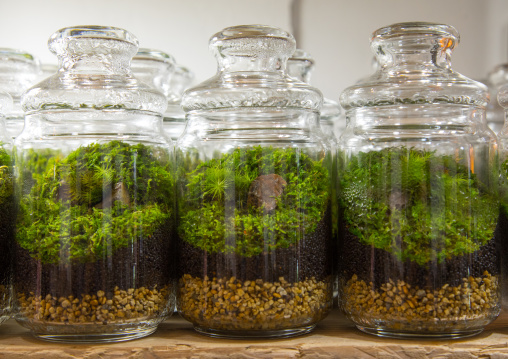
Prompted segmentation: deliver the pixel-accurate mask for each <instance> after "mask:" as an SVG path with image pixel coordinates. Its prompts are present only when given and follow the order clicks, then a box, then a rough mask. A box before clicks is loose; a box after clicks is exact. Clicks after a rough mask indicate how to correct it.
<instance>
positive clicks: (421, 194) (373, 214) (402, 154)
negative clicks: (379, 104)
mask: <svg viewBox="0 0 508 359" xmlns="http://www.w3.org/2000/svg"><path fill="white" fill-rule="evenodd" d="M345 162H346V164H345V165H344V168H343V169H341V171H340V172H339V177H340V186H341V189H340V192H339V206H340V208H341V212H342V216H343V220H344V222H345V224H346V227H347V228H346V230H348V231H349V232H350V233H352V234H354V235H355V236H357V237H358V239H359V240H360V242H361V243H363V244H367V245H373V246H374V247H376V248H379V249H383V250H386V251H388V252H390V253H392V254H394V255H395V256H396V257H397V258H399V259H400V260H402V261H404V260H410V261H413V262H416V263H418V264H420V265H424V264H426V263H428V262H430V261H438V262H442V261H444V260H446V259H448V258H451V257H453V256H459V255H463V254H467V253H473V252H475V251H476V250H478V249H479V247H480V246H481V245H483V244H485V243H487V242H488V241H489V240H491V239H492V238H493V234H494V229H495V227H496V223H497V217H498V215H499V209H498V201H497V199H496V198H495V196H494V195H492V193H489V191H487V190H486V189H485V188H483V187H482V184H481V183H480V181H478V179H477V178H476V176H475V175H474V174H473V173H472V171H469V169H468V168H467V167H466V166H464V165H462V164H460V163H459V161H458V160H456V159H455V158H454V157H453V156H439V155H436V154H435V152H429V151H423V150H416V149H414V148H410V149H408V148H386V149H383V150H381V151H371V152H366V153H365V152H360V153H358V154H356V155H352V156H351V157H350V158H348V159H347V161H345Z"/></svg>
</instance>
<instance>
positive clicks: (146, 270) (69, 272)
mask: <svg viewBox="0 0 508 359" xmlns="http://www.w3.org/2000/svg"><path fill="white" fill-rule="evenodd" d="M172 238H174V236H173V229H172V225H171V224H170V223H169V222H168V223H167V224H166V225H164V226H162V227H160V228H159V229H157V230H156V231H155V232H154V233H153V235H152V236H150V237H148V238H138V240H136V241H135V242H134V243H133V244H132V245H131V246H128V247H125V248H121V249H118V250H116V251H115V252H114V253H112V255H110V256H108V257H106V258H103V259H101V260H98V261H96V262H91V263H80V262H72V264H67V265H65V264H62V265H59V264H42V263H41V262H40V261H37V260H35V259H34V258H32V257H31V256H30V254H29V253H28V251H26V250H25V249H23V248H21V247H20V246H19V245H17V244H16V245H15V250H14V251H15V255H16V261H15V265H14V288H15V289H16V291H17V292H18V293H26V294H28V293H30V292H33V293H34V294H35V295H43V296H45V295H47V294H51V295H52V296H56V297H66V296H69V295H74V296H75V297H78V298H80V296H81V295H82V294H96V292H97V291H99V290H102V291H104V292H105V293H106V294H111V293H112V292H113V290H114V288H115V286H118V287H119V288H120V289H122V290H126V289H130V288H140V287H148V288H152V287H154V286H155V285H157V288H158V289H160V288H161V287H162V286H165V285H168V284H171V283H172V281H174V280H176V277H175V269H176V267H175V259H174V258H175V251H174V248H173V247H172V246H174V244H172V243H174V241H173V240H172Z"/></svg>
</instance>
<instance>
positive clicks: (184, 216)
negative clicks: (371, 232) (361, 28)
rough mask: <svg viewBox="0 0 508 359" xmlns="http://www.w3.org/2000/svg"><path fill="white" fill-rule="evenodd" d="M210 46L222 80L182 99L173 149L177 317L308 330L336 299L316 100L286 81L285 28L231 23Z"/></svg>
mask: <svg viewBox="0 0 508 359" xmlns="http://www.w3.org/2000/svg"><path fill="white" fill-rule="evenodd" d="M210 47H211V49H212V50H213V52H214V54H215V56H216V58H217V61H218V63H219V70H218V73H217V74H216V75H215V76H214V77H212V78H210V79H208V80H207V81H205V82H203V83H201V84H200V85H198V86H196V87H194V88H191V89H189V90H187V91H186V92H185V94H184V96H183V100H182V105H183V108H184V110H185V111H186V113H187V126H186V127H185V130H184V133H183V135H182V136H181V137H180V138H179V140H178V142H177V145H176V147H177V174H178V177H177V205H178V213H179V217H178V234H179V242H178V243H179V265H178V276H179V283H178V292H177V302H178V310H179V313H180V314H181V315H182V316H183V317H184V318H185V319H187V320H188V321H190V322H191V323H192V324H193V325H194V328H195V329H196V330H197V331H198V332H200V333H203V334H206V335H210V336H216V337H238V338H244V337H287V336H293V335H298V334H303V333H307V332H309V331H311V330H312V329H313V328H314V326H315V325H316V323H317V322H318V321H320V320H321V319H323V318H324V317H325V316H326V315H327V313H328V312H329V310H330V308H331V304H332V267H331V257H330V255H331V251H330V246H331V209H330V203H331V198H330V176H331V173H330V169H331V154H330V147H329V144H328V142H327V141H326V139H325V138H324V136H323V135H322V132H321V131H320V130H319V110H320V107H321V104H322V95H321V93H320V92H319V91H318V90H317V89H314V88H312V87H310V86H308V85H307V84H305V83H303V82H301V81H299V80H297V79H294V78H292V77H289V76H288V75H287V72H286V62H287V59H288V58H289V57H290V56H291V54H293V53H294V51H295V40H294V38H293V37H292V36H291V35H290V34H289V33H287V32H285V31H283V30H281V29H278V28H274V27H269V26H261V25H250V26H249V25H245V26H235V27H230V28H226V29H224V30H223V31H221V32H219V33H217V34H215V35H214V36H213V37H212V38H211V40H210Z"/></svg>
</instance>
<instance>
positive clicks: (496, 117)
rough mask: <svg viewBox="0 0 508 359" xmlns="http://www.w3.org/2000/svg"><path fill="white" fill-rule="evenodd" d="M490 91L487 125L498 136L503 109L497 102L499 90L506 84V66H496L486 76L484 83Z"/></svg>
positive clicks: (507, 65) (507, 78)
mask: <svg viewBox="0 0 508 359" xmlns="http://www.w3.org/2000/svg"><path fill="white" fill-rule="evenodd" d="M484 83H485V84H486V85H487V86H488V88H489V91H490V97H491V99H492V101H490V102H489V104H488V106H487V124H488V126H489V127H490V128H491V129H492V131H494V132H495V133H497V134H499V133H500V132H501V129H502V128H503V124H504V109H503V107H502V106H501V105H500V104H499V102H498V101H497V98H498V93H499V89H500V88H501V87H502V86H504V85H506V84H508V64H500V65H497V66H496V67H494V68H493V69H492V71H490V72H489V73H488V75H487V79H486V81H485V82H484Z"/></svg>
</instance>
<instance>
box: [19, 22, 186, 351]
mask: <svg viewBox="0 0 508 359" xmlns="http://www.w3.org/2000/svg"><path fill="white" fill-rule="evenodd" d="M48 43H49V48H50V50H51V51H52V52H53V53H54V54H55V55H56V56H57V57H58V59H59V66H60V69H59V71H58V72H57V73H55V74H53V75H52V76H50V77H48V78H47V79H46V80H44V81H42V82H40V83H39V84H37V85H35V86H34V87H32V88H31V89H30V90H29V91H28V92H27V93H26V94H25V95H24V97H23V101H22V102H23V108H24V110H25V115H26V116H25V122H26V124H25V128H24V130H23V132H22V134H21V135H20V136H19V137H18V138H16V141H15V146H16V152H17V154H16V155H17V158H16V161H17V162H16V165H17V167H18V171H19V175H18V187H17V193H18V197H19V198H18V201H19V214H18V220H17V231H16V240H15V248H14V251H15V257H16V261H15V267H14V289H15V300H16V305H17V308H16V309H17V312H18V313H17V318H16V319H17V320H18V322H19V323H20V324H21V325H23V326H25V327H27V328H29V329H30V330H31V331H32V333H33V334H34V335H35V336H36V337H38V338H41V339H46V340H53V341H75V342H100V341H122V340H128V339H134V338H138V337H142V336H145V335H148V334H150V333H152V332H153V331H155V329H156V327H157V325H158V324H159V323H160V322H161V321H162V320H164V319H165V317H166V316H167V315H168V313H171V312H172V311H173V308H174V302H175V301H174V299H175V297H174V283H175V279H176V277H175V276H174V274H173V273H174V270H175V267H174V266H173V263H174V252H173V247H172V245H173V243H176V242H175V241H174V240H173V233H174V225H173V223H174V178H173V175H172V173H171V167H172V158H173V155H174V153H172V152H171V150H170V145H169V144H168V142H167V140H166V139H165V138H164V137H163V135H162V129H161V127H162V113H163V112H164V110H165V108H166V102H167V101H166V98H165V97H164V95H163V94H162V93H160V92H158V91H156V90H154V89H151V88H150V87H149V86H147V85H145V84H142V83H140V82H138V80H136V79H135V78H134V76H133V75H132V72H131V70H130V67H129V64H130V61H131V58H132V56H134V55H135V54H136V51H137V48H138V41H137V39H136V38H135V37H134V36H133V35H132V34H130V33H129V32H127V31H125V30H122V29H119V28H113V27H101V26H83V27H69V28H64V29H61V30H59V31H57V32H56V33H55V34H53V35H52V36H51V38H50V39H49V42H48Z"/></svg>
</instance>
